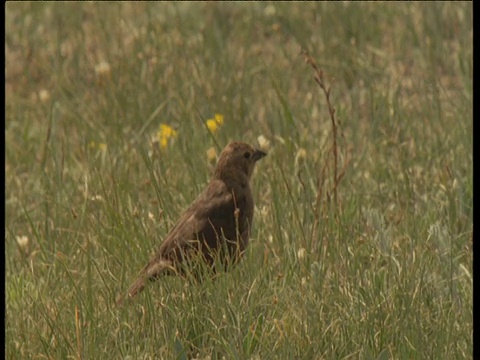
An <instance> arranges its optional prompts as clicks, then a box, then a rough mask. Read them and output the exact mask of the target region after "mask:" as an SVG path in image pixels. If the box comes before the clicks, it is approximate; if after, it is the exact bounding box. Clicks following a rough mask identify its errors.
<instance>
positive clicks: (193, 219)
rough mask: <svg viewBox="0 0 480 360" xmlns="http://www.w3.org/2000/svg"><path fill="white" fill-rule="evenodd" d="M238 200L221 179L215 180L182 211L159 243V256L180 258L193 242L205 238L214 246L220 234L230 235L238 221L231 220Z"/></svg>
mask: <svg viewBox="0 0 480 360" xmlns="http://www.w3.org/2000/svg"><path fill="white" fill-rule="evenodd" d="M234 210H235V202H234V200H233V195H232V193H231V192H230V191H228V189H227V187H226V186H225V184H224V183H223V182H222V181H220V180H212V181H211V182H210V184H209V186H207V188H206V189H205V190H204V191H203V192H202V193H201V194H200V195H199V196H198V197H197V198H196V199H195V201H194V202H193V203H192V204H191V205H190V207H189V208H188V209H187V210H186V211H185V212H184V213H183V214H182V216H181V217H180V219H179V220H178V221H177V223H176V224H175V226H174V227H173V228H172V230H171V231H170V233H169V234H168V235H167V237H166V238H165V241H164V242H163V243H162V245H161V246H160V249H159V251H158V254H157V256H159V257H160V258H164V259H172V260H174V261H175V260H181V259H179V258H178V255H179V254H177V253H178V252H179V251H180V252H182V251H188V250H187V249H188V248H189V247H190V246H191V245H192V242H197V241H199V240H203V239H205V240H206V241H209V243H208V244H207V245H208V246H210V247H214V246H215V244H214V240H215V239H216V238H217V237H218V236H220V235H221V234H216V231H218V229H222V231H223V233H224V234H223V235H225V236H226V237H228V235H230V233H231V232H232V229H230V228H232V227H233V228H234V227H235V224H234V222H233V221H232V219H233V212H234Z"/></svg>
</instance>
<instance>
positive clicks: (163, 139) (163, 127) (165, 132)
mask: <svg viewBox="0 0 480 360" xmlns="http://www.w3.org/2000/svg"><path fill="white" fill-rule="evenodd" d="M177 135H178V134H177V130H175V129H174V128H172V127H171V126H170V125H167V124H160V127H159V128H158V132H157V139H158V143H159V145H160V148H161V149H166V148H167V146H168V141H169V140H170V138H176V137H177Z"/></svg>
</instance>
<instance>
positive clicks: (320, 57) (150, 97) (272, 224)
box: [5, 2, 473, 359]
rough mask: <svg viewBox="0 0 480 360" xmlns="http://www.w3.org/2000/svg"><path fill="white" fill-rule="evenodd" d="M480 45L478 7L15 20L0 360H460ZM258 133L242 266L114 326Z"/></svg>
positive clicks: (143, 7)
mask: <svg viewBox="0 0 480 360" xmlns="http://www.w3.org/2000/svg"><path fill="white" fill-rule="evenodd" d="M472 37H473V27H472V4H471V3H467V2H458V3H457V2H456V3H453V2H451V3H450V2H447V3H393V4H392V3H313V2H307V3H296V4H290V3H263V2H262V3H260V2H255V3H95V2H93V3H61V4H50V3H32V2H28V3H14V2H11V3H7V6H6V40H5V46H6V71H5V74H6V83H5V87H6V124H5V141H6V155H5V172H6V178H5V181H6V192H5V195H6V199H5V200H6V204H5V207H6V216H5V220H6V229H5V255H6V257H5V258H6V264H5V269H6V275H5V280H6V283H5V295H6V319H5V332H6V350H5V354H6V358H8V359H19V358H22V359H23V358H35V359H44V358H48V359H51V358H52V359H53V358H55V359H64V358H78V359H90V358H102V359H118V358H125V359H128V358H130V359H141V358H142V359H143V358H165V359H187V358H196V359H208V358H210V359H217V358H219V359H221V358H225V359H232V358H237V359H276V358H280V359H291V358H295V359H352V358H353V359H412V358H415V359H417V358H418V359H424V358H444V359H445V358H448V359H464V358H470V357H471V355H472V342H473V339H472V331H473V326H472V305H473V301H472V293H473V286H472V228H473V225H472V208H473V183H472V104H473V101H472V83H473V81H472V78H473V76H472V74H473V56H472V54H473V53H472V50H473V47H472ZM302 50H306V51H308V52H309V54H310V56H311V57H312V59H314V61H315V62H316V63H317V65H318V67H319V69H321V71H323V76H324V80H325V82H326V86H327V87H329V88H330V94H329V101H330V105H331V106H332V107H333V108H334V109H335V114H334V116H335V119H336V124H337V126H338V129H337V130H338V131H337V132H336V133H337V136H336V137H334V136H333V132H332V119H331V115H330V113H329V110H328V103H327V101H326V97H325V94H324V92H323V91H322V89H321V88H320V87H319V86H318V84H317V83H316V82H315V80H314V75H315V73H314V71H313V69H312V67H311V66H310V65H309V64H307V63H305V57H304V56H303V55H302V54H301V51H302ZM216 113H218V114H222V115H223V116H224V123H223V125H221V126H220V127H219V128H218V129H217V131H215V133H213V134H212V133H210V132H209V131H208V128H207V127H206V125H205V122H206V120H207V119H209V118H213V117H214V115H215V114H216ZM161 123H164V124H167V125H169V126H171V127H173V128H174V129H175V130H176V131H177V135H176V137H171V138H169V139H168V141H167V145H166V147H165V148H162V146H161V143H160V142H159V139H157V140H155V138H156V136H157V132H158V131H159V126H160V124H161ZM259 136H263V137H264V138H265V139H267V140H268V141H269V145H268V146H267V145H264V146H266V147H268V150H269V156H268V157H267V158H265V159H264V160H262V161H261V162H260V163H259V164H258V167H257V171H256V174H255V176H254V179H253V188H254V194H255V199H256V214H255V223H254V231H253V236H252V240H251V243H250V246H249V248H248V251H247V254H246V256H245V258H244V259H243V261H242V262H241V264H240V265H239V266H238V267H236V268H235V269H234V270H233V271H231V272H229V273H227V274H222V275H221V276H219V278H218V279H217V280H216V281H215V282H210V281H206V282H205V283H203V284H201V285H192V284H189V283H185V282H184V281H182V280H181V279H177V278H173V277H171V278H165V279H162V280H161V281H158V282H157V283H155V284H152V286H149V287H148V289H147V290H146V291H145V292H144V293H142V295H141V296H140V297H139V298H138V299H137V300H136V301H135V302H134V303H133V304H132V305H130V306H127V307H123V308H117V307H116V305H115V298H116V297H117V295H118V294H119V293H120V292H122V291H125V289H126V288H127V286H128V285H129V283H130V282H131V281H132V280H133V279H134V277H135V275H136V273H137V272H138V271H139V270H140V268H141V267H142V266H143V265H144V264H145V262H146V261H147V259H148V257H149V256H150V254H151V253H152V251H154V249H155V248H156V247H157V246H158V244H159V243H160V242H161V240H162V238H163V237H164V236H165V234H166V233H167V232H168V230H169V229H170V228H171V226H172V225H173V223H174V221H175V220H176V218H177V217H178V216H179V214H180V213H181V211H182V210H183V209H184V208H185V207H186V206H187V205H188V204H189V203H190V201H192V200H193V199H194V198H195V196H196V194H198V193H199V191H200V190H201V189H202V187H203V186H205V184H206V183H207V181H208V178H209V176H210V174H211V172H212V169H213V166H214V161H212V160H211V159H210V160H209V159H208V157H207V150H209V149H210V148H213V149H214V150H215V151H216V152H217V153H218V152H219V151H220V150H221V148H222V147H223V146H224V145H225V144H226V143H227V142H228V141H229V140H234V139H235V140H243V141H246V142H250V143H252V144H254V145H257V146H258V142H257V141H258V140H257V139H258V137H259ZM334 139H335V141H336V151H335V154H336V155H335V154H334V151H333V150H332V143H333V140H334ZM212 151H213V150H211V153H212ZM334 159H335V162H334ZM335 163H336V164H337V172H336V171H335V167H334V164H335ZM335 174H337V175H336V176H335ZM339 174H341V175H342V176H341V178H340V179H339V178H338V175H339ZM334 199H336V201H334Z"/></svg>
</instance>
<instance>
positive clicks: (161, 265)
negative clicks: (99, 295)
mask: <svg viewBox="0 0 480 360" xmlns="http://www.w3.org/2000/svg"><path fill="white" fill-rule="evenodd" d="M172 269H173V267H172V264H171V262H170V261H166V260H156V261H151V262H150V263H149V264H148V265H147V266H145V268H143V269H142V271H141V272H140V275H139V276H138V277H137V280H135V282H134V283H133V284H132V285H130V288H129V289H128V292H127V294H126V295H123V294H122V295H120V296H119V297H118V298H117V305H123V303H124V301H125V298H126V297H127V298H128V299H133V298H134V297H135V296H137V295H138V294H140V293H141V292H142V291H143V289H145V286H146V284H147V281H149V280H154V279H156V278H157V277H158V276H159V275H161V274H162V273H165V272H166V271H169V270H172Z"/></svg>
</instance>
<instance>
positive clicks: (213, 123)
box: [207, 114, 223, 133]
mask: <svg viewBox="0 0 480 360" xmlns="http://www.w3.org/2000/svg"><path fill="white" fill-rule="evenodd" d="M221 125H223V115H222V114H215V117H214V118H213V119H208V120H207V127H208V130H210V131H211V132H212V133H214V132H215V131H217V130H218V128H219V127H220V126H221Z"/></svg>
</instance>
